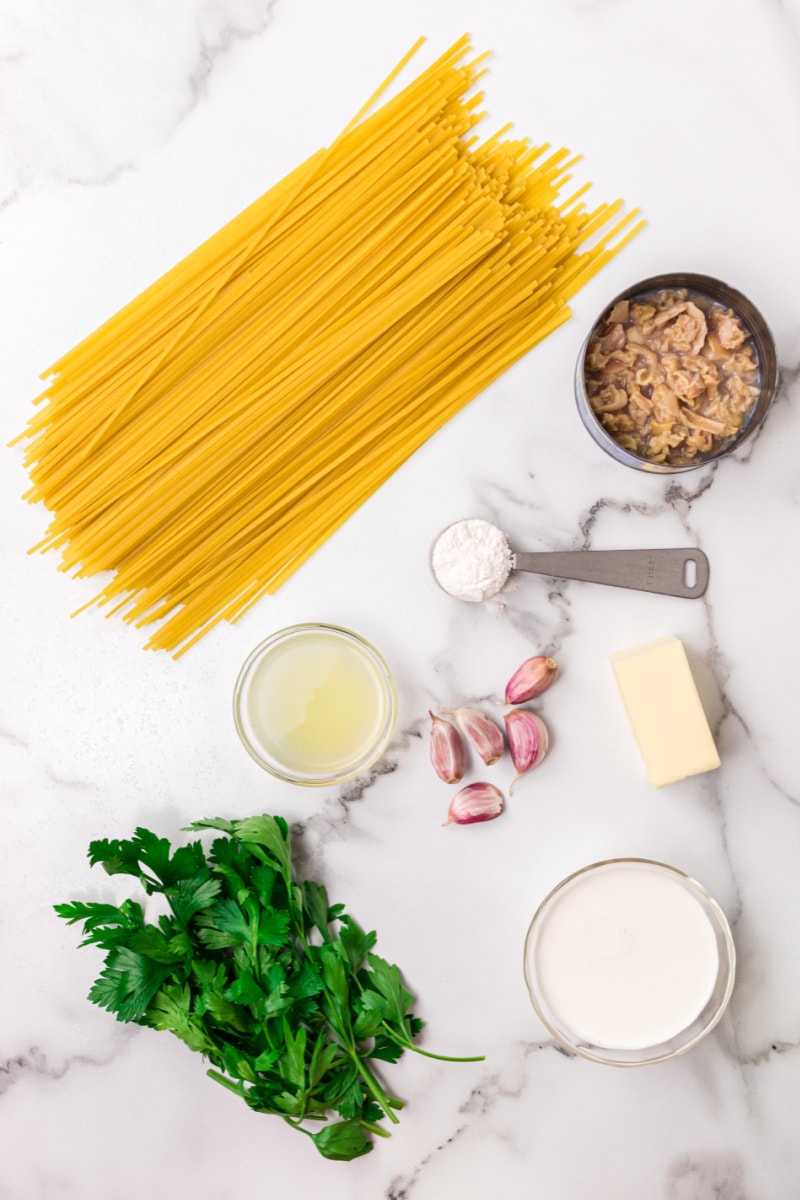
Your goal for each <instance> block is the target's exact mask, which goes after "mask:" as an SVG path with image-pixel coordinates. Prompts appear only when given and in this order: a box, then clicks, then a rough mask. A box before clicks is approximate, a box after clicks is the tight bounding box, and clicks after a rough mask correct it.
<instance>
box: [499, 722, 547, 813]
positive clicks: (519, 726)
mask: <svg viewBox="0 0 800 1200" xmlns="http://www.w3.org/2000/svg"><path fill="white" fill-rule="evenodd" d="M503 719H504V721H505V723H506V736H507V738H508V748H509V750H510V751H511V758H512V761H513V763H514V766H515V767H516V769H517V774H516V775H515V776H514V778H513V780H512V781H511V787H510V788H509V789H508V794H509V796H510V795H511V793H512V791H513V790H514V784H515V783H516V782H517V780H518V779H520V778H521V777H522V776H523V775H524V774H525V773H526V771H532V770H533V768H534V767H538V765H539V763H540V762H541V761H542V759H543V758H544V756H545V754H547V748H548V746H549V745H550V735H549V734H548V732H547V726H546V725H545V723H544V721H543V720H542V718H541V717H539V716H537V715H536V713H532V712H529V711H528V710H527V708H515V709H514V711H513V712H510V713H506V715H505V717H504V718H503Z"/></svg>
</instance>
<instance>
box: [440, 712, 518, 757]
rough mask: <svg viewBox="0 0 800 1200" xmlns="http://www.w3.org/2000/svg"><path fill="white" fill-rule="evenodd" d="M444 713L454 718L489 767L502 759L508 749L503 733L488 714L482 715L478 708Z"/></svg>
mask: <svg viewBox="0 0 800 1200" xmlns="http://www.w3.org/2000/svg"><path fill="white" fill-rule="evenodd" d="M442 712H446V713H447V715H448V716H450V717H452V718H453V720H454V721H455V722H456V724H457V725H458V728H459V729H460V730H461V732H462V733H463V734H464V736H465V737H466V738H467V740H468V741H469V742H470V743H471V744H472V745H473V746H474V747H475V749H476V751H477V752H478V754H480V756H481V758H482V759H483V761H484V762H485V763H486V765H487V767H490V766H491V765H492V763H496V762H497V760H498V758H502V755H503V751H504V750H505V748H506V740H505V738H504V737H503V731H502V729H501V728H500V726H499V725H496V724H495V723H494V721H493V720H492V719H491V717H487V716H486V713H482V712H481V711H480V709H478V708H456V709H455V710H451V709H449V708H444V709H442Z"/></svg>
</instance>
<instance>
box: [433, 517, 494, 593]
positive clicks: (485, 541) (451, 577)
mask: <svg viewBox="0 0 800 1200" xmlns="http://www.w3.org/2000/svg"><path fill="white" fill-rule="evenodd" d="M512 566H513V555H512V551H511V547H510V546H509V544H508V541H507V539H506V535H505V534H504V533H503V531H502V529H498V528H497V526H496V525H492V523H491V522H490V521H481V520H480V519H479V518H477V517H476V518H472V519H470V520H467V521H456V523H455V524H454V525H448V527H447V529H445V530H444V532H443V533H441V534H440V535H439V537H438V538H437V540H436V543H435V544H434V547H433V550H432V551H431V568H432V569H433V574H434V576H435V578H436V582H437V583H438V584H439V587H441V588H443V589H444V591H446V592H448V593H449V594H450V595H451V596H455V597H456V599H457V600H472V601H473V602H475V603H477V602H479V601H481V600H488V599H489V597H490V596H494V595H496V594H497V592H499V591H500V589H501V588H502V586H503V584H504V583H505V581H506V580H507V579H508V576H509V574H510V572H511V568H512Z"/></svg>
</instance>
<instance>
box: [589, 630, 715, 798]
mask: <svg viewBox="0 0 800 1200" xmlns="http://www.w3.org/2000/svg"><path fill="white" fill-rule="evenodd" d="M611 666H612V667H613V669H614V675H615V676H616V679H617V686H618V687H619V690H620V693H621V695H622V700H623V703H624V705H625V711H626V712H627V714H628V720H629V721H630V725H631V729H632V730H633V736H634V737H635V738H636V741H637V744H638V746H639V750H640V752H641V755H642V758H643V759H644V765H645V767H646V769H647V778H648V779H649V780H650V782H651V783H652V784H653V787H664V786H665V784H668V783H676V782H677V780H679V779H685V778H686V776H687V775H700V774H702V772H703V771H713V770H714V768H715V767H718V766H719V755H718V754H717V748H716V746H715V745H714V739H713V738H712V736H711V730H710V729H709V728H708V721H707V720H706V714H705V713H704V712H703V706H702V704H701V703H700V697H699V696H698V694H697V688H696V687H695V682H694V679H693V678H692V672H691V668H690V667H689V660H688V659H687V657H686V651H685V650H684V648H683V642H682V641H681V640H680V638H676V637H665V638H659V639H658V640H657V641H655V642H647V643H646V645H644V646H634V647H633V648H632V649H631V650H618V651H617V653H616V654H612V655H611Z"/></svg>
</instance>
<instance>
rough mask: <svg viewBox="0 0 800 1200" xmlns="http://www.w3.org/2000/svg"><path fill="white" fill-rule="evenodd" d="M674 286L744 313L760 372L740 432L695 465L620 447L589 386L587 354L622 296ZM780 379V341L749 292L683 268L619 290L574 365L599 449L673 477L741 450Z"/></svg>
mask: <svg viewBox="0 0 800 1200" xmlns="http://www.w3.org/2000/svg"><path fill="white" fill-rule="evenodd" d="M671 288H688V289H689V290H691V291H695V292H701V293H702V294H703V295H704V296H708V297H709V298H710V299H711V300H717V301H718V302H719V303H721V304H724V305H725V306H726V307H727V308H730V309H732V310H733V312H734V313H735V315H736V316H738V317H741V319H742V321H743V322H744V324H745V326H746V328H747V329H748V331H749V333H750V335H751V337H752V340H753V344H754V346H755V351H756V357H757V359H758V365H759V372H760V381H759V395H758V399H757V400H756V403H755V405H754V407H753V408H752V410H751V412H750V413H749V415H748V417H747V419H746V421H745V422H744V424H743V425H742V428H741V429H740V430H739V432H738V433H737V434H736V436H735V437H734V438H732V439H728V440H726V441H725V442H723V443H722V444H721V445H720V446H719V447H718V448H717V449H716V450H712V451H710V452H709V453H708V454H704V455H700V454H698V456H697V458H696V459H694V460H693V461H692V462H691V463H683V464H680V465H672V464H670V463H658V462H651V461H650V460H649V459H647V458H643V457H642V456H641V455H639V454H635V453H633V451H631V450H628V449H626V448H625V447H624V446H621V445H620V444H619V442H617V441H615V439H614V438H613V437H612V435H611V434H610V433H609V432H608V430H607V429H606V428H605V426H604V425H603V424H602V422H601V421H599V420H598V418H597V416H596V415H595V413H594V410H593V409H592V406H591V404H590V402H589V396H588V393H587V390H586V352H587V350H588V348H589V343H590V341H591V339H592V334H593V333H594V331H595V329H596V328H597V326H598V325H599V324H600V322H601V321H602V319H603V317H604V316H605V314H606V313H608V312H610V311H611V309H612V308H613V307H614V305H615V304H617V303H618V302H619V301H620V300H632V299H634V298H635V297H637V296H640V295H641V294H642V293H645V292H656V291H661V290H662V289H671ZM777 382H778V363H777V357H776V351H775V340H774V338H773V336H772V334H771V333H770V330H769V327H768V325H767V323H766V321H765V320H764V318H763V317H762V315H761V313H760V312H759V311H758V309H757V308H756V307H755V305H754V304H752V303H751V301H750V300H748V299H747V297H746V296H744V295H742V293H741V292H739V291H737V290H736V289H735V288H732V287H730V286H729V285H728V284H727V283H723V282H722V281H721V280H720V279H714V278H712V277H711V276H710V275H694V274H691V273H689V272H685V271H682V272H677V273H674V274H670V275H654V276H652V277H651V278H650V279H643V280H642V281H641V282H640V283H635V284H633V286H632V287H629V288H626V289H625V291H624V292H620V294H619V295H618V296H615V297H614V299H613V300H611V301H610V302H609V303H608V304H606V305H605V306H604V307H603V311H602V313H601V314H600V316H599V317H598V318H597V320H596V321H594V322H593V323H592V328H591V329H590V331H589V334H588V336H587V338H586V340H585V342H584V343H583V345H582V346H581V351H580V354H579V355H578V362H577V365H576V368H575V398H576V400H577V404H578V413H579V415H580V418H581V420H582V422H583V424H584V426H585V427H586V429H587V430H588V432H589V433H590V435H591V436H592V438H593V439H594V441H595V442H596V443H597V445H598V446H599V447H600V449H601V450H605V452H606V454H610V455H611V457H612V458H613V459H615V460H616V462H618V463H622V464H623V465H624V466H626V467H633V468H634V469H635V470H637V471H648V472H650V473H651V474H654V475H674V474H679V473H680V472H683V471H696V470H697V469H698V468H699V467H704V466H706V465H707V464H708V463H711V462H716V461H717V460H718V459H720V458H725V457H726V455H728V454H732V453H733V452H734V451H735V450H738V449H739V447H740V446H741V445H742V444H743V443H744V442H746V441H747V439H748V438H750V437H752V436H753V434H754V433H755V431H756V430H757V429H758V427H759V426H760V425H761V423H762V422H763V420H764V418H765V417H766V415H767V412H768V410H769V407H770V405H771V403H772V400H773V398H774V396H775V389H776V387H777Z"/></svg>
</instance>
